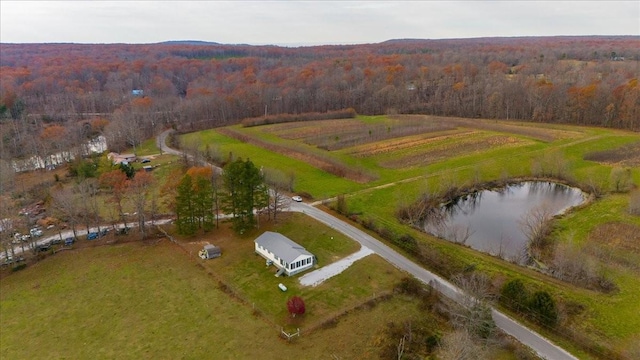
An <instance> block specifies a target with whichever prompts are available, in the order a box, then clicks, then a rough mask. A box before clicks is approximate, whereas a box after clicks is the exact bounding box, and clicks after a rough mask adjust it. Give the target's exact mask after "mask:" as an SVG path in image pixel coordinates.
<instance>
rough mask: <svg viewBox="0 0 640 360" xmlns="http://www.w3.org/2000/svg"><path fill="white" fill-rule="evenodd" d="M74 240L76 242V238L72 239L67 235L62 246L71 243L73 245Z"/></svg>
mask: <svg viewBox="0 0 640 360" xmlns="http://www.w3.org/2000/svg"><path fill="white" fill-rule="evenodd" d="M74 242H76V239H74V238H72V237H68V238H66V239H64V246H71V245H73V243H74Z"/></svg>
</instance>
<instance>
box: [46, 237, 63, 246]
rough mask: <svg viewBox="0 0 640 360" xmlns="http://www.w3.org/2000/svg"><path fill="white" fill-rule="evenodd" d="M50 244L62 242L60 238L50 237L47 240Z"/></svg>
mask: <svg viewBox="0 0 640 360" xmlns="http://www.w3.org/2000/svg"><path fill="white" fill-rule="evenodd" d="M49 243H50V244H51V245H57V244H62V239H60V238H53V239H51V241H50V242H49Z"/></svg>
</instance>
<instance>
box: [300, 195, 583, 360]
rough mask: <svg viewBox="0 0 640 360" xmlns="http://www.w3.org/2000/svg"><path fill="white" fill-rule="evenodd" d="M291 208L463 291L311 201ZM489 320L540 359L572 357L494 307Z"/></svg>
mask: <svg viewBox="0 0 640 360" xmlns="http://www.w3.org/2000/svg"><path fill="white" fill-rule="evenodd" d="M290 209H291V211H297V212H302V213H304V214H306V215H307V216H310V217H312V218H314V219H316V220H318V221H320V222H322V223H324V224H326V225H328V226H330V227H332V228H334V229H336V230H337V231H340V232H341V233H343V234H345V235H347V236H349V237H350V238H352V239H354V240H355V241H357V242H359V243H360V244H361V245H362V246H366V247H368V248H369V249H371V250H373V251H374V252H375V253H376V254H378V255H379V256H380V257H382V258H383V259H385V260H387V261H388V262H389V263H391V264H393V265H394V266H395V267H397V268H399V269H401V270H404V271H406V272H408V273H409V274H411V275H413V276H414V277H415V278H417V279H418V280H420V281H422V282H423V283H425V284H428V285H431V286H435V287H436V288H437V289H438V290H439V291H440V292H441V293H442V294H443V295H445V296H447V297H449V298H451V299H453V300H455V301H458V302H460V301H461V299H462V297H463V293H462V291H461V290H460V289H458V288H457V287H456V286H454V285H453V284H451V283H450V282H448V281H446V280H444V279H443V278H441V277H440V276H438V275H436V274H434V273H432V272H429V271H427V270H425V269H424V268H422V267H421V266H419V265H418V264H416V263H414V262H413V261H411V260H409V259H408V258H406V257H404V256H403V255H401V254H400V253H398V252H397V251H395V250H393V249H392V248H390V247H388V246H387V245H385V244H383V243H382V242H380V241H378V240H377V239H375V238H374V237H372V236H370V235H369V234H367V233H365V232H364V231H361V230H359V229H358V228H356V227H354V226H352V225H350V224H348V223H346V222H344V221H342V220H340V219H338V218H336V217H334V216H332V215H330V214H327V213H326V212H324V211H322V210H319V209H317V208H315V207H313V206H311V205H308V204H305V203H292V204H291V207H290ZM492 316H493V320H494V321H495V323H496V326H498V327H499V328H500V329H502V331H504V332H505V333H507V334H509V335H511V336H513V337H514V338H516V339H518V340H519V341H520V342H522V343H523V344H525V345H527V346H529V347H530V348H531V349H533V350H534V351H535V352H536V353H537V354H538V355H539V356H540V357H542V358H544V359H553V360H565V359H567V360H575V359H577V358H576V357H575V356H573V355H571V354H569V353H568V352H567V351H565V350H564V349H562V348H561V347H559V346H557V345H555V344H553V343H552V342H551V341H550V340H548V339H546V338H545V337H543V336H542V335H540V334H538V333H536V332H534V331H533V330H531V329H529V328H527V327H525V326H524V325H521V324H520V323H518V322H517V321H515V320H513V319H511V318H510V317H508V316H507V315H505V314H503V313H501V312H499V311H498V310H495V309H493V310H492Z"/></svg>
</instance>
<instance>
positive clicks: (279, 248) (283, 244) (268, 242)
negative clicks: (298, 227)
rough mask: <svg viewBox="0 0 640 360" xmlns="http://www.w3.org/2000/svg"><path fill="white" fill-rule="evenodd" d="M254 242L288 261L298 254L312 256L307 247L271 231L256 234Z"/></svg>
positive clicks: (291, 260)
mask: <svg viewBox="0 0 640 360" xmlns="http://www.w3.org/2000/svg"><path fill="white" fill-rule="evenodd" d="M255 242H256V244H258V245H260V246H262V247H263V248H265V249H268V250H269V251H271V252H272V253H273V254H275V255H276V256H277V257H279V258H280V259H282V260H284V261H286V262H288V263H291V262H293V260H295V259H296V258H298V256H300V255H308V256H313V254H312V253H310V252H308V251H307V249H305V248H303V247H302V246H300V245H298V244H296V243H295V242H293V241H291V239H289V238H288V237H286V236H284V235H282V234H279V233H276V232H272V231H265V232H264V233H263V234H262V235H260V236H258V238H257V239H256V240H255Z"/></svg>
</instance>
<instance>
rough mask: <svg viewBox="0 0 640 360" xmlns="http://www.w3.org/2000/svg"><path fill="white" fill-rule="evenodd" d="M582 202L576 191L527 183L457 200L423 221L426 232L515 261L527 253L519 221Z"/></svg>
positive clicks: (478, 193)
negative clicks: (536, 212) (533, 213)
mask: <svg viewBox="0 0 640 360" xmlns="http://www.w3.org/2000/svg"><path fill="white" fill-rule="evenodd" d="M584 201H585V194H584V193H583V192H582V191H581V190H580V189H576V188H572V187H569V186H565V185H562V184H558V183H553V182H545V181H527V182H522V183H517V184H511V185H509V186H506V187H503V188H500V189H495V190H484V191H479V192H475V193H472V194H468V195H465V196H462V197H460V198H459V199H457V200H456V201H452V202H450V203H448V204H445V205H443V206H442V207H441V208H440V211H439V212H436V213H435V214H434V215H433V216H430V217H429V218H428V219H426V220H425V222H424V224H423V227H424V229H425V231H427V232H429V233H431V234H433V235H435V236H438V237H441V238H444V239H447V240H450V241H453V242H457V243H463V244H466V245H469V246H471V247H473V248H475V249H477V250H480V251H484V252H487V253H491V254H493V255H498V256H501V257H504V258H507V259H511V260H514V261H518V260H519V259H521V258H522V257H523V252H524V251H525V250H526V245H527V236H526V234H524V232H523V230H522V226H521V225H520V224H521V221H522V219H523V218H524V217H526V216H527V214H529V213H530V212H531V211H532V210H533V209H535V208H540V207H544V208H545V209H546V210H547V211H549V212H551V213H552V214H560V213H563V212H564V211H566V210H567V209H569V208H571V207H574V206H577V205H580V204H581V203H583V202H584Z"/></svg>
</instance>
